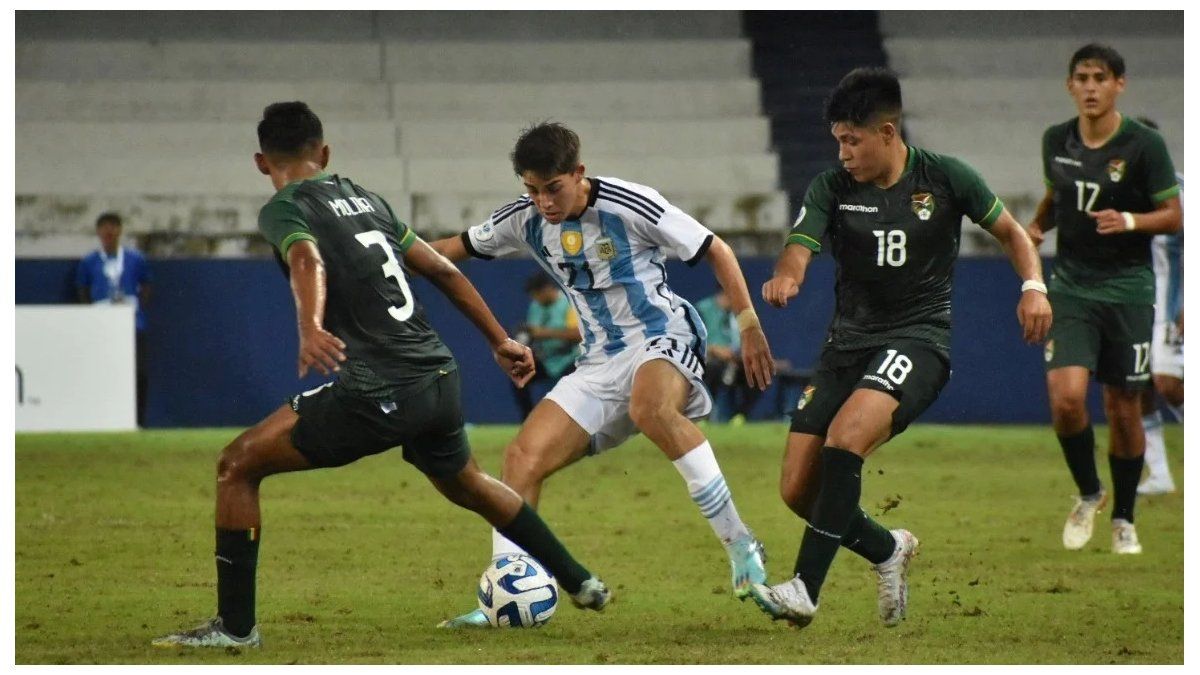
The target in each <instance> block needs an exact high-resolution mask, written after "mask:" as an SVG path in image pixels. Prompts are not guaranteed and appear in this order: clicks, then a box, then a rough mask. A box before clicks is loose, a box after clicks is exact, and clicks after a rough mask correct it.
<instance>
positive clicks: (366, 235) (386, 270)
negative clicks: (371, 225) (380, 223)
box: [354, 230, 413, 321]
mask: <svg viewBox="0 0 1200 675" xmlns="http://www.w3.org/2000/svg"><path fill="white" fill-rule="evenodd" d="M354 238H355V239H357V240H358V243H360V244H362V245H363V246H364V247H366V248H371V247H372V246H378V247H379V248H381V249H383V252H384V253H386V254H387V262H385V263H383V265H382V267H383V276H385V277H391V278H393V279H395V280H396V283H397V284H398V285H399V286H400V292H401V293H403V294H404V306H403V307H397V306H395V305H392V306H391V307H388V314H391V315H392V318H393V319H395V320H397V321H408V317H410V316H412V314H413V297H412V291H411V290H409V288H408V281H407V280H405V278H404V270H402V269H400V263H399V262H397V261H396V255H395V254H394V253H392V247H391V246H388V242H387V237H384V236H383V233H382V232H380V231H379V230H371V231H369V232H360V233H358V234H356V235H354Z"/></svg>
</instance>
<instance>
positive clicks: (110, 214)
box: [96, 211, 123, 230]
mask: <svg viewBox="0 0 1200 675" xmlns="http://www.w3.org/2000/svg"><path fill="white" fill-rule="evenodd" d="M105 223H112V224H113V225H116V226H117V227H121V225H122V224H123V223H122V222H121V216H120V215H118V214H117V212H116V211H105V212H104V213H101V214H100V216H99V217H98V218H96V229H97V230H98V229H100V226H101V225H103V224H105Z"/></svg>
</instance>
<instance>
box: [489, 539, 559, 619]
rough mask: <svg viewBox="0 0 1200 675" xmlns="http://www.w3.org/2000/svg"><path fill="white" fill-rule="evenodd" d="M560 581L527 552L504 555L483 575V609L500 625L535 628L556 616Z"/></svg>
mask: <svg viewBox="0 0 1200 675" xmlns="http://www.w3.org/2000/svg"><path fill="white" fill-rule="evenodd" d="M557 607H558V584H557V583H556V582H555V581H554V577H553V576H551V575H550V573H549V572H547V571H546V569H545V568H544V567H542V566H541V564H540V563H538V561H536V560H534V559H533V558H530V557H529V556H527V555H510V556H505V557H503V558H500V559H498V560H496V561H494V562H492V564H490V565H488V566H487V568H486V569H484V570H483V576H481V577H480V578H479V609H481V610H483V613H484V614H486V615H487V618H488V622H490V623H491V624H492V626H495V627H496V628H502V627H505V626H507V627H509V628H533V627H536V626H540V625H542V624H544V623H546V622H547V621H549V620H550V617H552V616H554V610H555V609H556V608H557Z"/></svg>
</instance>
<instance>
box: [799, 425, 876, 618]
mask: <svg viewBox="0 0 1200 675" xmlns="http://www.w3.org/2000/svg"><path fill="white" fill-rule="evenodd" d="M862 465H863V459H862V457H859V456H858V455H856V454H854V453H853V452H850V451H849V450H842V449H841V448H833V447H829V446H826V447H824V448H821V491H820V492H819V493H818V494H817V501H816V504H814V506H813V515H812V518H811V519H810V520H809V521H808V527H807V528H805V530H804V538H803V540H802V541H801V542H800V553H799V555H797V557H796V567H795V569H794V571H795V573H796V574H797V575H799V577H800V579H801V580H802V581H803V582H804V585H805V586H806V587H807V588H808V595H809V597H810V598H812V601H813V603H814V604H815V603H816V602H817V596H818V595H820V593H821V584H823V583H825V575H826V574H828V573H829V566H830V565H831V564H833V557H834V556H835V555H836V554H837V550H838V547H839V546H840V545H841V543H842V536H843V535H845V534H846V529H847V527H848V526H849V525H850V521H851V519H852V518H853V516H854V512H855V511H856V510H859V509H858V498H859V497H860V496H861V494H862Z"/></svg>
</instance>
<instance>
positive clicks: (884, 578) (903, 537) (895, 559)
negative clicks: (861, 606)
mask: <svg viewBox="0 0 1200 675" xmlns="http://www.w3.org/2000/svg"><path fill="white" fill-rule="evenodd" d="M892 536H893V537H895V538H896V551H895V552H894V553H892V557H890V558H888V559H887V560H885V561H883V562H881V563H879V564H878V565H875V566H874V567H873V568H872V569H874V570H875V573H876V574H878V575H879V581H878V582H877V585H876V590H877V592H878V594H879V618H880V619H881V620H882V621H883V625H885V626H888V627H889V628H890V627H892V626H895V625H897V624H899V623H900V621H901V620H903V619H904V617H905V615H906V613H907V611H908V564H909V563H910V562H911V561H912V559H913V558H914V557H915V556H916V555H917V547H918V546H919V545H920V542H919V541H917V538H916V537H914V536H913V533H912V532H909V531H908V530H892Z"/></svg>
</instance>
